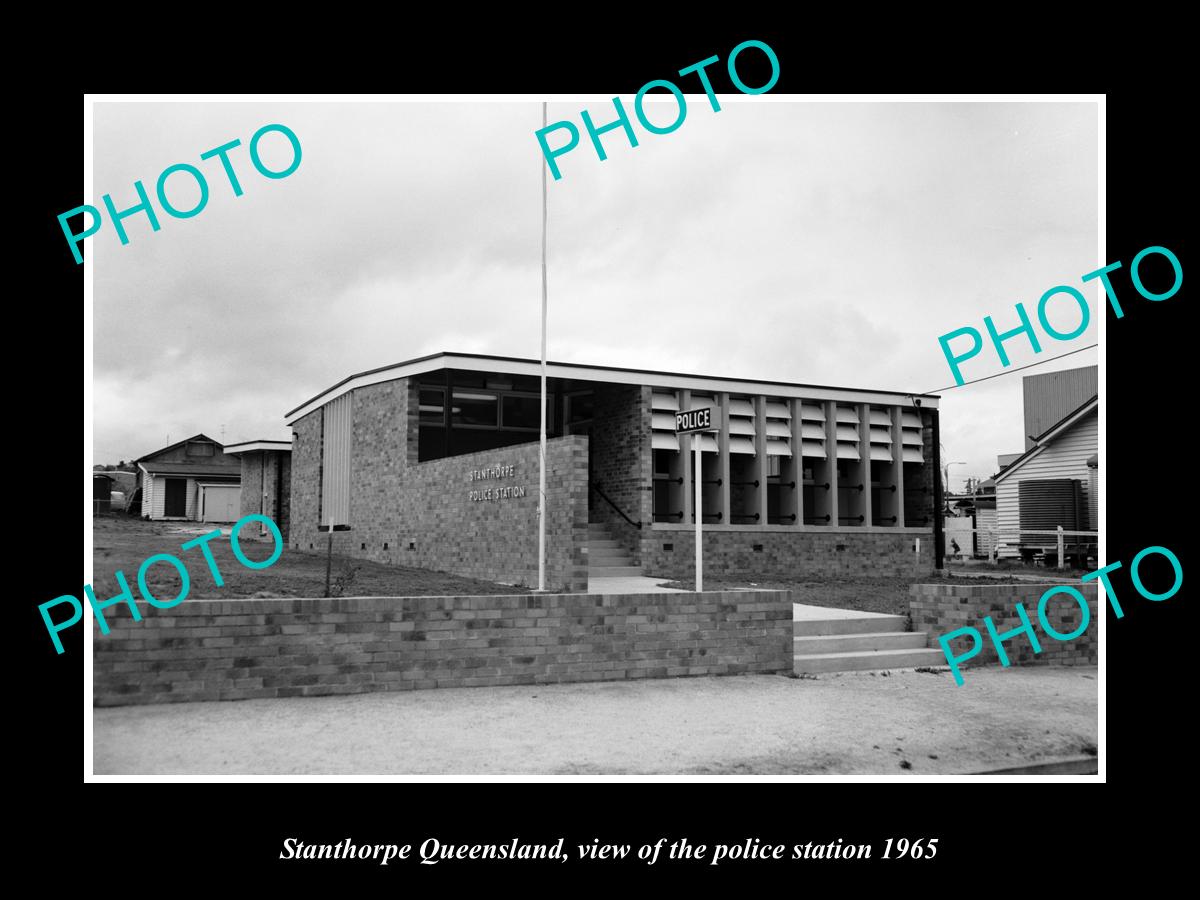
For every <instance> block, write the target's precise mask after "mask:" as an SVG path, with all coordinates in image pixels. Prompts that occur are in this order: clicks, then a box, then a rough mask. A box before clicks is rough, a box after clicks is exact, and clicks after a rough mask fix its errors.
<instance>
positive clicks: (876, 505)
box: [286, 353, 941, 590]
mask: <svg viewBox="0 0 1200 900" xmlns="http://www.w3.org/2000/svg"><path fill="white" fill-rule="evenodd" d="M540 375H541V366H540V364H539V363H538V361H536V360H528V359H513V358H510V357H495V356H477V355H473V354H466V353H438V354H434V355H433V356H427V357H424V358H421V359H416V360H409V361H407V362H403V363H398V364H396V365H393V366H389V367H385V368H381V369H375V370H373V371H370V372H363V373H361V374H358V375H353V376H351V377H349V378H346V379H344V380H343V381H340V382H339V383H337V384H335V385H334V386H333V387H331V388H329V389H328V390H326V391H323V392H322V393H320V394H318V395H317V396H315V397H313V398H312V399H310V400H308V401H306V402H305V403H303V404H302V405H301V406H299V407H297V408H296V409H293V410H292V411H291V412H289V413H288V414H287V416H286V421H287V423H288V424H289V425H290V426H291V427H292V434H293V440H292V454H291V456H292V489H291V497H290V503H291V506H290V535H289V541H288V545H289V546H290V547H293V548H298V549H303V550H308V549H317V548H322V547H325V546H326V545H327V541H332V546H333V549H334V552H336V553H344V554H347V555H350V556H356V557H361V558H366V559H373V560H378V561H381V562H393V563H401V564H407V565H412V566H419V567H423V568H430V569H439V570H443V571H447V572H454V573H457V574H462V575H469V576H472V577H477V578H486V579H489V580H492V581H499V582H507V583H513V584H525V585H536V584H538V580H539V570H538V556H539V549H538V548H539V534H538V491H539V445H538V433H539V428H540V421H541V416H542V409H541V404H540V402H539V397H540V390H541V388H540ZM546 379H547V400H548V403H547V408H546V410H545V415H546V430H547V435H548V441H547V446H546V457H545V459H546V464H545V465H546V473H547V474H546V524H545V529H546V550H545V553H546V556H545V560H546V563H545V565H546V584H547V586H549V587H551V588H553V589H555V590H560V589H566V590H585V589H587V586H588V580H589V577H595V576H610V575H633V574H639V573H645V574H650V575H654V576H656V577H676V578H678V577H690V576H691V575H693V574H694V562H695V552H694V540H695V526H694V522H695V518H696V516H697V513H698V512H699V515H700V516H701V517H702V519H701V521H702V523H703V529H704V537H703V541H704V553H705V560H706V561H705V564H704V565H705V569H706V571H708V572H710V573H712V574H718V575H729V576H737V577H751V576H762V577H767V576H771V577H783V576H792V575H796V574H800V573H804V574H820V575H836V574H838V573H843V572H864V571H869V572H875V573H887V574H910V573H925V572H929V571H931V570H932V569H933V568H934V566H935V552H936V550H935V547H936V539H935V535H937V534H938V533H939V531H940V528H939V526H940V521H941V516H940V512H941V510H940V509H939V501H940V498H939V497H937V496H936V495H935V487H940V484H939V483H938V482H937V479H936V477H935V476H936V475H937V473H938V472H939V471H940V461H939V457H938V446H939V441H938V436H937V435H938V417H937V413H938V410H937V405H938V398H937V397H935V396H932V395H918V396H914V395H912V394H910V393H907V392H905V391H903V390H902V389H899V388H893V389H891V390H864V389H860V388H850V387H832V386H820V385H811V384H796V383H787V382H777V381H768V380H758V379H744V378H725V377H718V376H713V375H697V374H688V373H681V372H663V371H653V370H641V369H626V368H616V367H611V366H587V365H578V364H572V363H553V362H552V363H549V364H548V365H547V367H546ZM702 408H709V409H711V411H712V413H711V415H712V421H713V423H714V425H715V430H713V431H711V432H708V433H705V434H703V435H701V436H700V437H698V438H692V437H684V438H682V439H681V438H680V437H678V436H677V435H676V433H675V426H676V419H675V414H676V413H677V412H686V411H689V410H695V409H702ZM695 443H698V444H699V454H698V455H699V457H700V459H699V463H700V465H699V471H698V472H697V471H696V468H697V467H696V462H697V459H696V457H697V453H696V451H695V450H694V444H695ZM697 484H698V485H699V486H700V491H701V503H700V510H699V511H698V510H696V509H695V496H696V486H697ZM329 531H332V532H334V533H333V534H332V535H330V533H329Z"/></svg>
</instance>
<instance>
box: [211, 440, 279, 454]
mask: <svg viewBox="0 0 1200 900" xmlns="http://www.w3.org/2000/svg"><path fill="white" fill-rule="evenodd" d="M254 450H286V451H288V452H289V453H290V452H291V450H292V442H291V441H264V440H255V441H240V442H239V443H236V444H226V445H225V455H226V456H237V455H238V454H239V453H250V452H252V451H254Z"/></svg>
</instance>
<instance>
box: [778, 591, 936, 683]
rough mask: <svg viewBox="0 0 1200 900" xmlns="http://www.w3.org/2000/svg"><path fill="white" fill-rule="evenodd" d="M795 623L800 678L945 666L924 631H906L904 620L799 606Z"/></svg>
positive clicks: (796, 658) (793, 649)
mask: <svg viewBox="0 0 1200 900" xmlns="http://www.w3.org/2000/svg"><path fill="white" fill-rule="evenodd" d="M795 609H796V612H794V613H793V617H792V635H793V637H792V653H793V660H794V663H795V672H796V674H797V675H816V674H821V673H826V672H857V671H866V670H872V669H910V668H915V667H917V666H937V665H943V666H944V665H945V664H946V657H945V655H944V654H943V653H942V651H941V650H937V649H930V648H929V646H928V643H929V636H928V635H927V634H926V633H925V632H923V631H905V630H904V629H905V627H906V626H907V624H908V622H907V619H906V618H905V617H904V616H888V615H880V614H874V613H858V612H852V611H844V610H838V609H824V610H819V611H818V610H815V608H814V607H800V606H797V607H796V608H795Z"/></svg>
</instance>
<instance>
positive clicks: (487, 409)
mask: <svg viewBox="0 0 1200 900" xmlns="http://www.w3.org/2000/svg"><path fill="white" fill-rule="evenodd" d="M450 418H451V421H452V422H453V423H454V425H456V426H467V427H476V428H496V427H498V426H499V424H500V402H499V398H498V397H497V396H496V395H495V394H489V393H483V392H481V391H459V390H455V391H454V404H453V406H452V407H451V409H450Z"/></svg>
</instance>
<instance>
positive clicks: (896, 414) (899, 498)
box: [892, 406, 904, 528]
mask: <svg viewBox="0 0 1200 900" xmlns="http://www.w3.org/2000/svg"><path fill="white" fill-rule="evenodd" d="M902 412H903V407H900V406H893V407H892V477H893V480H894V482H895V485H896V527H897V528H903V527H904V428H903V424H902V422H901V421H900V414H901V413H902Z"/></svg>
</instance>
